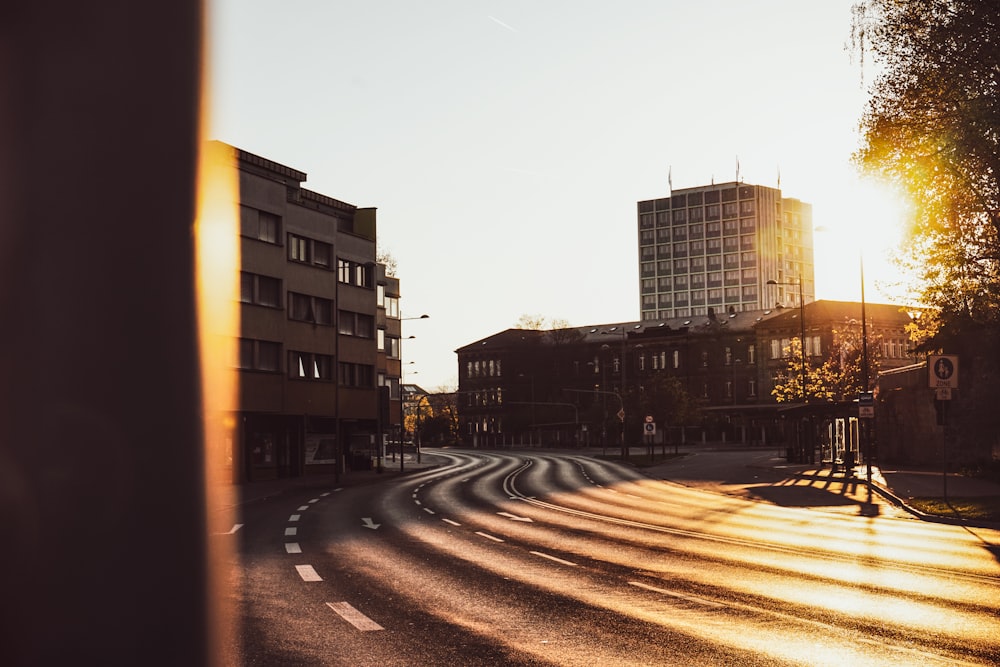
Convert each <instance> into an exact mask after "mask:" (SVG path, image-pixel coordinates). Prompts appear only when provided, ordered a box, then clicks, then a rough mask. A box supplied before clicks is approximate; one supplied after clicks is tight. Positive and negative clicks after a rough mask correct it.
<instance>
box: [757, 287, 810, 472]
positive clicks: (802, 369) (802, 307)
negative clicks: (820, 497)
mask: <svg viewBox="0 0 1000 667" xmlns="http://www.w3.org/2000/svg"><path fill="white" fill-rule="evenodd" d="M767 284H768V285H788V286H794V285H798V287H799V362H800V364H799V385H800V389H801V397H802V403H803V404H805V403H808V402H809V398H808V394H807V392H806V302H805V299H804V298H803V295H802V278H801V277H799V279H798V281H796V282H794V283H787V282H786V283H783V282H778V281H777V280H768V281H767ZM804 449H805V448H804V447H802V446H800V447H799V458H800V459H801V458H803V456H804Z"/></svg>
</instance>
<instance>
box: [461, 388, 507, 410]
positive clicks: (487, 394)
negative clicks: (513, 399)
mask: <svg viewBox="0 0 1000 667" xmlns="http://www.w3.org/2000/svg"><path fill="white" fill-rule="evenodd" d="M465 396H466V405H468V407H470V408H475V407H479V408H485V407H497V406H500V405H503V389H502V388H500V387H490V388H488V389H479V390H477V391H470V392H468V393H466V395H465Z"/></svg>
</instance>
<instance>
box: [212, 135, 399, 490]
mask: <svg viewBox="0 0 1000 667" xmlns="http://www.w3.org/2000/svg"><path fill="white" fill-rule="evenodd" d="M232 152H233V156H234V161H235V165H236V168H237V170H238V174H239V215H240V253H241V259H240V296H239V299H240V337H239V356H238V360H237V368H238V372H239V411H238V413H237V414H236V415H235V421H236V429H235V431H236V436H235V440H236V443H234V453H233V463H234V465H233V468H234V477H235V478H236V480H237V481H252V480H259V479H271V478H277V477H295V476H302V475H308V474H313V473H329V472H337V473H339V472H341V471H344V470H349V469H351V468H352V467H357V466H359V465H360V466H368V465H370V464H371V461H372V456H373V455H374V454H375V453H376V452H377V451H380V450H379V449H378V447H377V444H376V443H377V442H378V436H379V435H380V434H381V433H382V432H383V431H385V430H386V429H391V427H392V423H391V418H389V420H388V421H387V415H391V414H392V411H391V409H388V408H389V406H388V405H387V402H388V401H390V400H393V399H392V397H393V396H394V397H395V398H394V400H396V401H397V402H398V400H399V391H398V389H399V370H400V365H399V309H398V299H399V281H398V280H397V279H395V278H393V277H390V276H386V275H385V272H384V269H383V268H380V267H379V265H378V264H377V262H376V215H375V209H373V208H358V207H356V206H354V205H351V204H348V203H345V202H342V201H339V200H337V199H334V198H332V197H328V196H326V195H322V194H319V193H316V192H312V191H310V190H307V189H306V188H304V187H302V183H303V182H304V181H305V180H306V174H305V173H303V172H301V171H298V170H296V169H292V168H290V167H287V166H285V165H282V164H278V163H276V162H273V161H271V160H268V159H266V158H262V157H260V156H257V155H254V154H252V153H249V152H247V151H243V150H240V149H237V148H232ZM380 385H381V386H385V387H388V389H387V390H385V391H379V390H377V387H378V386H380ZM380 408H381V409H380ZM397 414H398V411H397Z"/></svg>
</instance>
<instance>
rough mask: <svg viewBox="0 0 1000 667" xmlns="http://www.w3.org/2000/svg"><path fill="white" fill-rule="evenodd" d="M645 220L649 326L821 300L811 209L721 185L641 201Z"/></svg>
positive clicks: (643, 291) (643, 274)
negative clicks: (678, 319)
mask: <svg viewBox="0 0 1000 667" xmlns="http://www.w3.org/2000/svg"><path fill="white" fill-rule="evenodd" d="M638 216H639V218H638V226H639V235H638V241H639V290H640V311H641V317H642V320H643V321H655V320H664V319H668V318H674V317H685V316H696V315H706V314H708V312H709V309H713V310H714V311H715V312H716V313H721V312H740V311H745V310H761V309H767V308H771V307H773V306H775V305H776V304H781V305H783V306H790V307H793V306H798V305H799V294H800V292H801V295H802V299H803V300H804V301H805V302H806V303H809V302H811V301H813V300H815V294H816V287H815V276H814V264H813V234H812V205H811V204H807V203H805V202H802V201H799V200H798V199H788V198H785V197H782V196H781V190H778V189H776V188H769V187H765V186H762V185H747V184H745V183H720V184H712V185H706V186H700V187H695V188H685V189H683V190H674V191H673V192H671V194H670V196H669V197H664V198H662V199H649V200H646V201H640V202H639V203H638ZM768 281H774V282H775V283H778V284H776V285H774V284H772V285H768V284H767V283H768ZM800 281H801V282H800Z"/></svg>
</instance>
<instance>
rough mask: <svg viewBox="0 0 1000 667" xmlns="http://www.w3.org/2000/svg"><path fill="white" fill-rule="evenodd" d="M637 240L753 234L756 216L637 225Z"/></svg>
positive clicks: (651, 240) (672, 239)
mask: <svg viewBox="0 0 1000 667" xmlns="http://www.w3.org/2000/svg"><path fill="white" fill-rule="evenodd" d="M639 230H640V231H639V240H640V242H641V243H644V244H645V243H653V242H660V243H663V242H666V241H687V240H688V239H704V238H719V237H721V236H725V237H729V236H736V235H737V234H753V233H756V231H757V219H756V218H742V219H740V220H735V219H734V220H726V221H723V222H706V223H701V222H698V223H693V224H690V225H681V226H677V227H657V228H656V229H653V228H652V226H650V225H642V224H640V226H639Z"/></svg>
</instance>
